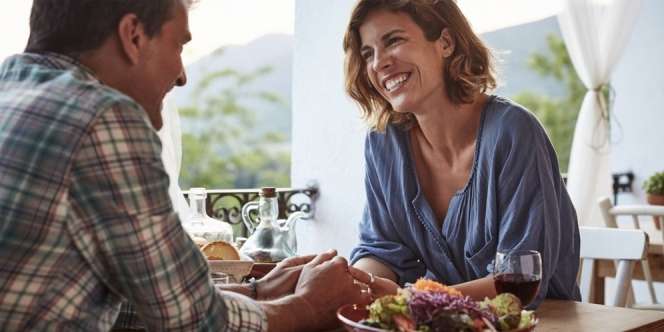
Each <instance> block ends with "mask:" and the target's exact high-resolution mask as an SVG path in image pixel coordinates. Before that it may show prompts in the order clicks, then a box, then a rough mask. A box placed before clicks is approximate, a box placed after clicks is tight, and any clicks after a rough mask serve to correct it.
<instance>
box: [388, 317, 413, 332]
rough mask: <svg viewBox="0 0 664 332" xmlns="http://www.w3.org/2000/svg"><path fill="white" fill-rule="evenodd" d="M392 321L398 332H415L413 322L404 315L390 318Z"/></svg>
mask: <svg viewBox="0 0 664 332" xmlns="http://www.w3.org/2000/svg"><path fill="white" fill-rule="evenodd" d="M392 320H393V321H394V325H396V326H397V329H398V330H399V332H416V328H417V326H415V322H414V321H413V320H412V319H410V318H409V317H407V316H404V315H394V316H392Z"/></svg>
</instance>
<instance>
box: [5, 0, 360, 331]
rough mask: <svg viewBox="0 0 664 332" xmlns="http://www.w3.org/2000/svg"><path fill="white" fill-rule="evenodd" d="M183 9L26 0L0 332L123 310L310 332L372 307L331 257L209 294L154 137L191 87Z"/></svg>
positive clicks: (55, 326) (136, 0)
mask: <svg viewBox="0 0 664 332" xmlns="http://www.w3.org/2000/svg"><path fill="white" fill-rule="evenodd" d="M189 5H190V3H188V2H185V1H183V0H107V1H98V0H34V3H33V7H32V13H31V17H30V29H31V31H30V38H29V41H28V45H27V48H26V52H25V53H23V54H20V55H17V56H13V57H10V58H8V59H7V60H6V61H5V62H4V63H3V65H2V66H1V67H0V156H1V157H0V218H1V219H0V331H28V330H36V331H43V330H66V331H105V330H109V329H110V328H111V326H112V324H113V322H114V320H115V318H116V317H117V314H118V310H119V306H120V302H121V301H122V300H123V299H126V300H128V301H129V302H131V303H133V304H134V306H135V307H136V310H137V311H138V314H139V316H140V318H141V320H142V322H143V323H144V324H145V325H146V327H147V328H148V329H150V330H171V329H176V330H227V331H264V330H267V327H268V326H269V330H270V331H298V330H317V329H322V328H328V327H331V326H334V325H335V318H334V311H335V310H336V308H338V307H339V306H341V305H342V304H345V303H352V302H366V301H367V300H368V298H367V297H366V295H363V294H362V293H361V292H360V289H359V286H357V285H356V284H354V282H353V281H354V280H353V277H352V276H351V275H350V274H349V272H348V266H347V262H346V261H345V260H344V259H343V258H340V257H335V256H336V253H335V252H334V251H330V252H327V253H323V254H320V255H318V256H315V257H314V256H308V257H301V258H296V259H292V260H289V261H287V262H285V263H283V264H280V265H278V266H277V268H276V269H275V271H274V272H272V273H270V274H268V275H267V276H266V277H264V278H263V279H261V280H259V281H258V282H257V283H256V284H254V285H253V286H255V288H252V287H249V286H244V285H235V286H229V287H228V288H227V289H226V290H223V291H222V290H216V289H215V288H214V286H213V283H212V282H211V281H210V277H209V270H208V266H207V264H206V261H205V258H204V257H203V256H202V255H201V253H200V252H199V251H198V250H197V248H196V246H195V245H194V244H193V242H192V241H191V239H190V238H189V237H188V236H187V234H185V232H184V231H183V229H182V226H181V225H180V222H179V220H178V218H177V216H176V214H175V213H174V212H173V208H172V206H171V202H170V199H169V196H168V177H167V175H166V172H165V171H164V167H163V164H162V162H161V158H160V149H161V146H160V143H159V140H158V138H157V135H156V133H155V129H159V128H160V127H161V125H162V123H161V115H160V109H161V103H162V99H163V98H164V95H165V94H166V93H167V92H168V91H169V90H170V89H171V88H172V87H173V86H174V85H184V84H185V83H186V76H185V74H184V70H183V67H182V62H181V58H180V52H181V51H182V47H183V45H184V44H185V43H186V42H187V41H188V40H189V39H191V36H190V33H189V29H188V21H187V20H188V18H187V15H188V8H189ZM332 285H334V287H330V286H332ZM229 290H231V291H233V292H229ZM238 293H241V294H245V295H251V296H253V297H255V298H256V299H258V300H263V299H266V300H268V301H254V300H252V299H250V298H249V297H247V296H244V295H240V294H238ZM269 299H273V300H269Z"/></svg>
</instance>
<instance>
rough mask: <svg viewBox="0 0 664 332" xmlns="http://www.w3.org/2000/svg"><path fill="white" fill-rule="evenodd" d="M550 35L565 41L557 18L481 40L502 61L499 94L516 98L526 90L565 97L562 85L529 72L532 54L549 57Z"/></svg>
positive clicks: (499, 68)
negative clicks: (515, 96)
mask: <svg viewBox="0 0 664 332" xmlns="http://www.w3.org/2000/svg"><path fill="white" fill-rule="evenodd" d="M549 34H553V35H555V36H557V37H559V38H561V35H560V28H559V27H558V20H557V19H556V18H555V17H549V18H546V19H543V20H539V21H535V22H531V23H526V24H521V25H516V26H513V27H509V28H505V29H500V30H496V31H492V32H487V33H484V34H482V35H481V36H480V37H481V38H482V40H484V42H485V43H486V44H487V45H488V46H489V47H490V48H491V49H492V50H493V51H494V55H495V56H496V58H497V59H498V63H497V68H498V78H499V88H498V89H497V90H496V93H498V94H500V95H503V96H507V97H512V96H514V95H515V94H517V93H519V92H522V91H524V90H530V91H533V92H537V93H541V94H546V95H549V96H561V95H563V93H564V87H563V86H562V84H560V83H559V82H558V81H555V80H553V79H551V78H542V77H541V76H539V75H538V74H537V73H535V72H534V71H533V70H532V69H530V68H528V57H529V56H530V55H531V54H533V53H534V52H538V53H543V54H547V53H548V45H547V42H546V37H547V36H548V35H549Z"/></svg>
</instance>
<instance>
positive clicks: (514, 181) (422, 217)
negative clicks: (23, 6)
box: [351, 96, 580, 305]
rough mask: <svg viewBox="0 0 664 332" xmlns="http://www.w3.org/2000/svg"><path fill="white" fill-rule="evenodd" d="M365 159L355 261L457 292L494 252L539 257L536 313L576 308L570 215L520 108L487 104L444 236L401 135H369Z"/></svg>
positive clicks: (545, 148)
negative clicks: (549, 306) (551, 304)
mask: <svg viewBox="0 0 664 332" xmlns="http://www.w3.org/2000/svg"><path fill="white" fill-rule="evenodd" d="M365 157H366V177H365V186H366V196H367V204H366V207H365V210H364V213H363V217H362V221H361V223H360V243H359V245H358V246H357V247H356V248H355V249H354V250H353V251H352V253H351V262H352V263H355V262H356V261H357V260H359V259H360V258H362V257H367V256H371V257H373V258H375V259H377V260H378V261H381V262H383V263H385V264H386V265H387V266H389V267H390V268H391V269H392V271H394V272H395V273H396V274H397V276H398V278H399V283H400V284H404V283H406V282H414V281H415V280H416V279H417V278H419V277H423V276H426V277H428V278H432V279H437V280H440V281H441V282H443V283H445V284H457V283H461V282H465V281H470V280H474V279H478V278H481V277H484V276H486V275H487V274H488V273H489V271H488V266H490V264H491V263H492V261H493V259H494V257H495V255H496V252H497V251H500V252H504V251H513V250H537V251H539V252H540V253H541V254H542V270H543V271H542V274H543V275H542V280H541V283H540V290H539V292H538V295H537V297H536V298H535V300H534V301H533V305H537V304H539V303H540V302H541V301H542V299H544V297H547V298H557V299H573V300H580V294H579V290H578V287H577V285H576V275H577V271H578V268H579V227H578V224H577V219H576V212H575V210H574V207H573V206H572V202H571V200H570V198H569V196H568V194H567V191H566V190H565V187H564V184H563V181H562V178H561V177H560V171H559V169H558V162H557V160H556V154H555V151H554V149H553V146H552V145H551V143H550V142H549V139H548V137H547V135H546V133H545V131H544V129H543V128H542V126H541V125H540V123H539V122H538V121H537V119H536V118H535V117H534V116H533V115H532V114H531V113H530V112H528V111H527V110H525V109H524V108H522V107H521V106H519V105H516V104H514V103H512V102H511V101H509V100H507V99H504V98H501V97H493V96H492V97H491V98H490V100H489V102H488V103H487V105H486V107H485V108H484V110H483V111H482V115H481V120H480V128H479V130H478V136H477V142H476V147H475V160H474V164H473V169H472V171H471V173H470V177H469V180H468V183H467V184H466V186H465V187H464V188H463V189H461V190H460V191H458V192H457V193H456V194H454V195H453V196H452V198H451V199H450V202H449V207H448V210H447V214H446V215H445V218H444V221H443V223H442V229H441V228H439V227H438V226H437V224H438V223H437V222H436V218H437V217H436V216H435V215H434V212H433V210H432V208H431V207H430V205H429V203H428V202H427V200H426V198H425V197H424V194H423V193H422V190H421V188H420V185H419V183H418V180H417V175H416V174H415V165H414V162H413V159H412V156H411V151H410V139H409V135H408V131H407V130H403V129H400V128H399V127H396V126H388V128H387V130H386V132H385V133H378V132H371V133H369V134H368V136H367V139H366V142H365Z"/></svg>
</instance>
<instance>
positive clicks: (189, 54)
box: [0, 0, 308, 63]
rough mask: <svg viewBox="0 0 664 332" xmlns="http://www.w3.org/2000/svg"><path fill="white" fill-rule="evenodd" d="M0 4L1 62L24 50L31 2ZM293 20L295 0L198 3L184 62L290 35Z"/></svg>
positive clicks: (9, 0) (14, 0)
mask: <svg viewBox="0 0 664 332" xmlns="http://www.w3.org/2000/svg"><path fill="white" fill-rule="evenodd" d="M307 1H308V0H307ZM2 5H3V9H2V10H1V11H0V31H2V33H1V34H0V61H1V59H4V58H5V57H7V56H9V55H11V54H14V53H20V52H21V51H23V48H24V47H25V43H26V41H27V39H28V34H29V27H28V21H29V17H30V7H31V5H32V1H28V0H2ZM294 18H295V0H199V2H198V4H196V6H195V7H194V8H193V9H192V10H191V12H190V14H189V27H190V29H191V32H192V34H193V36H194V39H193V40H192V41H191V42H190V43H189V44H188V45H187V46H186V47H185V49H184V52H183V60H184V62H185V63H191V62H193V61H195V60H196V59H198V58H200V57H201V56H204V55H206V54H208V53H210V52H212V51H213V50H215V49H216V48H218V47H219V46H222V45H227V44H246V43H248V42H250V41H252V40H254V39H256V38H258V37H260V36H262V35H265V34H268V33H286V34H293V27H294Z"/></svg>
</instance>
